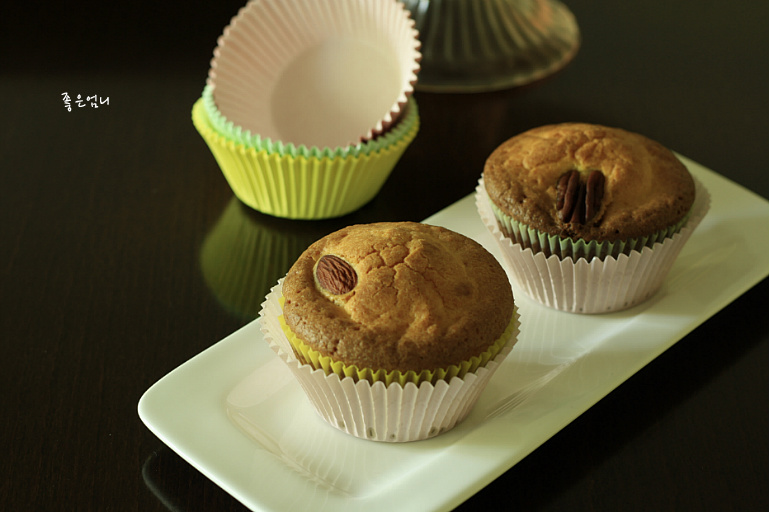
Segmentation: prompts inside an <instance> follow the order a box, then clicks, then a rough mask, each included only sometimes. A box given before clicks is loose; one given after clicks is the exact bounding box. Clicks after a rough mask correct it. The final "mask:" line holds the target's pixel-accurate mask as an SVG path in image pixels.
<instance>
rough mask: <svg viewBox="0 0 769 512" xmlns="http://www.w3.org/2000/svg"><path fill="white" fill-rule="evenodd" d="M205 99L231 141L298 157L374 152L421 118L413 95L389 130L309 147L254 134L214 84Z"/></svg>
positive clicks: (213, 122)
mask: <svg viewBox="0 0 769 512" xmlns="http://www.w3.org/2000/svg"><path fill="white" fill-rule="evenodd" d="M202 99H203V107H204V108H205V113H206V116H208V119H209V122H210V125H211V127H212V128H213V129H214V130H215V131H217V132H218V133H219V134H220V135H222V136H224V137H225V138H226V139H227V140H229V141H232V142H234V143H235V144H239V145H242V146H245V147H246V148H253V149H255V150H257V151H263V150H264V151H269V152H270V153H277V154H279V155H290V156H293V157H295V158H296V157H298V156H304V157H308V158H309V157H316V158H322V157H328V158H334V157H337V156H340V157H346V156H351V155H352V156H357V155H361V154H370V153H374V152H376V151H379V150H381V149H386V148H387V147H389V146H392V145H394V144H397V143H398V141H399V140H401V139H403V137H404V136H405V135H406V134H408V132H409V131H411V129H412V128H413V127H414V124H415V123H417V122H418V121H419V115H418V112H417V108H416V102H415V101H414V99H413V97H409V99H408V101H407V103H406V105H405V106H404V107H403V111H402V113H401V115H400V117H399V118H398V120H397V121H396V122H395V123H394V124H392V125H391V126H390V127H389V129H388V130H386V131H385V132H383V133H381V134H379V135H377V136H376V137H374V138H371V139H367V140H365V141H362V142H359V143H358V144H353V145H349V146H339V147H336V148H329V147H324V148H322V149H321V148H318V147H317V146H312V147H307V146H306V145H304V144H301V145H299V146H297V145H294V144H292V143H290V142H289V143H286V142H282V141H279V140H273V139H271V138H270V137H263V136H261V135H260V134H258V133H252V132H251V131H250V130H247V129H245V128H243V127H242V126H239V125H237V124H235V123H233V122H232V121H230V120H229V119H227V117H225V116H224V114H222V112H221V111H220V110H219V109H218V108H217V106H216V101H215V100H214V94H213V87H212V86H211V85H206V86H205V87H204V88H203V95H202Z"/></svg>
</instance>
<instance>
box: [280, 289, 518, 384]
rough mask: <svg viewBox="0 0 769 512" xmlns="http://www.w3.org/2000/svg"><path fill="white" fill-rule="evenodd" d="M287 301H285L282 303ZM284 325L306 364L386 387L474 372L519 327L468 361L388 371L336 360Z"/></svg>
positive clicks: (291, 342)
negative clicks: (418, 369)
mask: <svg viewBox="0 0 769 512" xmlns="http://www.w3.org/2000/svg"><path fill="white" fill-rule="evenodd" d="M282 304H283V302H282V300H281V305H282ZM279 320H280V326H281V328H282V329H283V334H285V335H286V337H287V338H288V341H289V343H290V344H291V347H292V348H293V349H294V355H295V356H296V357H297V358H298V359H299V361H301V362H302V363H304V364H309V365H310V366H312V367H313V368H314V369H316V370H317V369H322V370H323V371H324V372H326V374H327V375H329V374H332V373H336V374H337V375H339V377H341V378H344V377H350V378H352V379H355V380H364V379H365V380H368V381H371V382H377V381H382V382H384V383H385V385H386V386H389V385H390V384H392V383H397V384H400V385H401V386H405V385H406V384H407V383H409V382H412V383H414V384H416V385H417V386H418V385H420V384H421V383H422V382H430V383H432V384H435V383H436V382H437V381H439V380H451V379H452V378H454V377H459V378H460V379H461V378H463V377H464V376H465V375H467V374H468V373H470V372H474V371H476V370H477V369H478V368H480V367H482V366H485V365H486V363H488V362H489V361H490V360H492V359H494V357H495V356H496V355H497V354H499V351H500V350H502V347H503V346H504V345H505V343H506V342H507V340H508V339H509V337H510V333H511V332H512V330H513V329H514V328H515V319H512V320H511V321H510V324H509V325H508V327H507V329H506V330H505V332H504V333H503V335H502V336H500V338H499V339H498V340H497V341H496V342H494V343H493V344H492V345H491V346H490V347H489V348H488V349H487V350H486V351H484V352H483V353H482V354H479V355H478V356H475V357H472V358H470V359H468V360H467V361H462V362H460V363H457V364H455V365H450V366H447V367H446V368H438V369H425V370H421V371H419V372H417V371H413V370H412V371H408V372H401V371H398V370H393V371H389V372H388V371H386V370H381V369H379V370H375V369H372V368H360V367H358V366H355V365H346V364H344V363H342V362H340V361H334V360H333V359H331V358H330V357H327V356H324V355H322V354H321V353H320V352H318V351H317V350H314V349H313V348H312V347H310V346H309V345H307V344H306V343H304V341H302V340H301V339H300V338H299V337H297V336H296V335H295V334H294V333H293V332H292V331H291V329H290V328H289V327H288V325H286V322H285V318H284V316H283V315H282V314H281V315H280V318H279Z"/></svg>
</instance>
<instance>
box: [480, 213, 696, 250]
mask: <svg viewBox="0 0 769 512" xmlns="http://www.w3.org/2000/svg"><path fill="white" fill-rule="evenodd" d="M489 204H490V205H491V209H492V211H493V212H494V217H495V218H496V219H497V222H498V223H499V228H500V230H502V233H504V234H505V236H508V237H510V238H511V239H512V240H514V241H515V242H516V243H518V244H520V245H521V246H522V247H524V248H531V249H532V250H533V251H535V252H539V251H541V252H543V253H545V255H546V256H550V255H553V254H554V255H556V256H558V257H559V258H573V259H575V260H576V259H579V258H585V259H586V260H588V261H590V260H592V259H593V258H598V259H604V258H607V257H614V258H616V257H617V256H619V255H620V254H626V255H627V254H630V253H631V252H633V251H637V252H640V251H641V250H643V248H644V247H653V246H654V244H656V243H661V242H662V241H663V240H664V239H665V238H670V237H672V236H673V235H674V234H676V233H678V232H679V231H680V230H681V226H683V225H684V224H686V222H687V221H688V220H689V216H690V215H691V210H689V212H687V214H686V215H684V217H683V219H681V220H680V221H679V222H677V223H676V224H674V225H672V226H669V227H668V228H666V229H663V230H660V231H658V232H656V233H653V234H651V235H648V236H645V237H640V238H630V239H627V240H616V241H604V242H599V241H596V240H591V241H587V240H584V239H582V238H579V239H577V240H573V239H571V238H564V237H561V236H557V235H550V234H548V233H543V232H541V231H539V230H537V229H534V228H532V227H530V226H528V225H526V224H523V223H522V222H518V221H516V220H514V219H512V218H511V217H510V216H508V215H507V214H506V213H504V212H503V211H502V210H500V209H499V207H497V205H495V204H494V202H493V201H491V199H490V198H489Z"/></svg>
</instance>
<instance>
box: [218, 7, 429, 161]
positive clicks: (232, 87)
mask: <svg viewBox="0 0 769 512" xmlns="http://www.w3.org/2000/svg"><path fill="white" fill-rule="evenodd" d="M420 44H421V43H420V42H419V39H418V32H417V30H416V29H415V28H414V20H412V19H411V17H410V15H409V13H408V11H406V10H405V8H404V7H403V5H402V4H401V3H400V2H398V1H396V0H259V1H254V0H252V1H250V2H249V3H248V4H247V5H246V6H245V7H243V8H242V9H241V10H240V11H239V12H238V14H237V15H236V16H235V17H233V19H232V21H231V23H230V24H229V25H228V26H227V27H226V28H225V29H224V31H223V34H222V35H221V37H219V39H218V41H217V46H216V48H215V49H214V57H213V59H212V60H211V67H210V69H209V76H208V84H209V85H210V86H211V87H212V89H213V97H214V100H215V102H216V106H217V107H218V109H219V111H220V112H221V114H222V116H223V117H224V118H225V119H226V121H229V122H232V123H234V124H235V125H236V126H237V127H239V128H240V129H242V130H246V131H248V132H250V134H253V135H259V136H260V137H262V138H267V139H270V140H271V141H272V142H281V143H283V144H293V145H295V146H297V147H298V146H300V145H305V146H307V147H308V148H312V147H318V148H321V149H323V148H326V147H327V148H331V149H332V150H333V149H334V148H336V147H346V146H348V145H355V144H358V143H359V142H361V141H362V140H368V139H371V138H373V137H375V136H376V135H378V134H380V133H382V132H384V131H386V130H387V129H388V127H389V126H390V125H391V124H393V123H394V122H395V120H396V119H397V118H398V116H399V115H400V114H401V111H402V108H403V107H404V106H405V104H406V102H407V100H408V97H409V96H410V95H411V94H412V93H413V88H414V84H415V83H416V80H417V73H418V71H419V60H420V59H421V54H420V53H419V51H418V49H419V47H420Z"/></svg>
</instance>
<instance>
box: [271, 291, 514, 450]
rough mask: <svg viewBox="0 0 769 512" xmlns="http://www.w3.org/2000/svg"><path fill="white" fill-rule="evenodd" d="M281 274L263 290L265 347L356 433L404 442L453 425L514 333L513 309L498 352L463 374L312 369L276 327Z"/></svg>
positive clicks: (333, 419) (331, 417)
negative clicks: (377, 376) (392, 375)
mask: <svg viewBox="0 0 769 512" xmlns="http://www.w3.org/2000/svg"><path fill="white" fill-rule="evenodd" d="M281 297H282V279H281V280H280V281H279V282H278V284H277V285H276V286H275V287H274V288H273V289H272V290H271V291H270V293H269V294H268V295H267V297H266V300H265V302H264V304H263V307H262V311H261V313H260V317H259V321H260V323H261V327H262V332H263V333H264V336H265V340H266V341H267V342H268V343H269V345H270V348H272V350H273V351H274V352H275V353H276V354H277V355H278V356H279V357H280V358H281V360H283V361H284V362H285V363H286V365H287V366H288V367H289V369H290V370H291V372H292V373H293V375H294V376H295V377H296V378H297V380H298V381H299V383H300V385H301V387H302V389H303V390H304V391H305V393H306V394H307V397H308V398H309V400H310V402H311V403H312V405H313V406H314V408H315V409H316V411H317V412H318V413H319V414H320V416H321V417H322V418H323V419H324V420H325V421H326V422H328V423H329V424H330V425H332V426H334V427H336V428H338V429H340V430H342V431H344V432H346V433H348V434H350V435H353V436H355V437H359V438H362V439H369V440H374V441H385V442H409V441H417V440H422V439H428V438H430V437H434V436H436V435H439V434H441V433H443V432H446V431H448V430H450V429H452V428H454V427H455V426H456V425H457V424H458V423H459V422H461V421H462V420H463V419H464V418H465V417H466V416H467V415H468V414H469V412H470V411H471V410H472V408H473V406H474V405H475V403H476V402H477V400H478V397H479V396H480V394H481V392H482V391H483V389H484V388H485V387H486V385H487V384H488V382H489V380H490V379H491V377H492V376H493V374H494V372H495V371H496V369H497V368H498V367H499V365H500V363H501V362H502V361H503V360H504V358H505V357H507V355H508V354H509V353H510V351H511V350H512V349H513V345H515V343H516V341H517V339H518V332H519V329H518V314H517V311H516V313H515V314H514V317H515V318H514V321H513V322H511V325H512V327H511V329H508V331H507V332H506V333H505V337H506V339H505V340H504V343H503V345H502V348H501V349H500V350H499V353H498V354H497V355H496V356H495V357H494V358H493V359H490V360H489V361H488V362H487V363H486V364H485V365H483V366H479V367H478V368H477V369H476V370H475V371H471V372H468V373H466V374H465V375H464V377H462V378H460V377H456V376H455V377H452V378H451V379H449V380H445V379H437V380H436V382H435V384H433V383H431V382H427V381H424V382H421V383H420V384H419V385H417V384H415V383H414V382H406V383H405V384H403V385H401V384H400V383H399V382H392V383H391V384H390V385H389V386H388V385H387V384H386V383H385V381H384V380H378V381H375V382H371V381H369V380H368V379H355V378H352V377H344V378H342V377H340V375H339V374H337V373H329V374H327V373H326V371H325V370H323V369H322V368H321V369H317V370H316V369H314V368H313V367H312V366H311V365H309V364H305V363H302V362H301V361H300V360H299V359H297V357H296V355H295V353H294V349H293V347H292V345H291V343H290V342H289V340H288V338H287V337H286V334H285V332H284V330H283V328H282V327H281V322H280V316H281V315H282V308H281V304H280V299H281Z"/></svg>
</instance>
